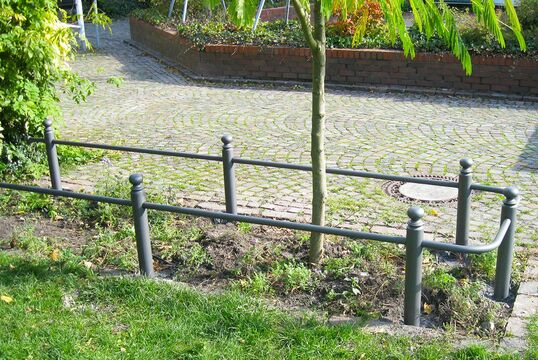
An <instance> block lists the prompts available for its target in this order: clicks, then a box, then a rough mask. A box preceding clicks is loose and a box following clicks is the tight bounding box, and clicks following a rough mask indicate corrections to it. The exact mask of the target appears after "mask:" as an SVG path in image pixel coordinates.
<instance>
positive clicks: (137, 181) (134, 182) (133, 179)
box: [129, 174, 144, 186]
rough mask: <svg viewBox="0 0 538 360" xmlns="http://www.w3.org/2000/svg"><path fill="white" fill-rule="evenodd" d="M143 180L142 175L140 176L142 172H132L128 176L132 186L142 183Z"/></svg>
mask: <svg viewBox="0 0 538 360" xmlns="http://www.w3.org/2000/svg"><path fill="white" fill-rule="evenodd" d="M143 181H144V177H143V176H142V174H132V175H131V176H129V182H130V183H131V184H132V185H133V186H140V185H142V182H143Z"/></svg>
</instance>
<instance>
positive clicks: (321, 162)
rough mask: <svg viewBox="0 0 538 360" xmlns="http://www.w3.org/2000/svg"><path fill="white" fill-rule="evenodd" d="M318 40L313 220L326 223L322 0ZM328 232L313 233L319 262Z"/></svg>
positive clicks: (313, 256) (313, 258) (317, 10)
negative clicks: (325, 234)
mask: <svg viewBox="0 0 538 360" xmlns="http://www.w3.org/2000/svg"><path fill="white" fill-rule="evenodd" d="M313 35H314V40H315V41H316V43H317V46H316V48H314V49H312V63H313V66H312V133H311V150H310V152H311V157H312V223H313V224H315V225H325V202H326V197H327V176H326V172H325V171H326V160H325V62H326V56H325V18H324V16H323V14H322V12H321V0H316V1H315V2H314V34H313ZM323 241H324V235H323V234H319V233H312V234H311V236H310V249H309V259H310V263H313V264H316V263H318V262H319V260H320V259H321V256H322V255H323Z"/></svg>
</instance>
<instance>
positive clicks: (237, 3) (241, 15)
mask: <svg viewBox="0 0 538 360" xmlns="http://www.w3.org/2000/svg"><path fill="white" fill-rule="evenodd" d="M257 7H258V2H257V1H256V0H232V2H231V3H230V5H229V6H228V13H229V14H230V18H231V20H232V22H233V23H234V24H235V25H237V26H239V27H240V28H245V27H250V26H252V24H253V23H254V17H255V16H256V9H257Z"/></svg>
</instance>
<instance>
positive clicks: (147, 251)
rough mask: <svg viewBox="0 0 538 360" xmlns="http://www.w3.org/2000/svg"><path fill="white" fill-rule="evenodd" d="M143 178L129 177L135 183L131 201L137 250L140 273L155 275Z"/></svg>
mask: <svg viewBox="0 0 538 360" xmlns="http://www.w3.org/2000/svg"><path fill="white" fill-rule="evenodd" d="M142 180H143V177H142V175H141V174H133V175H131V176H130V177H129V182H130V183H131V184H132V185H133V186H132V188H131V201H132V203H133V220H134V227H135V235H136V250H137V253H138V266H139V268H140V273H141V274H142V275H145V276H147V277H153V276H155V274H154V272H153V256H152V254H151V242H150V238H149V223H148V212H147V210H146V209H144V203H145V202H146V193H145V192H144V185H143V184H142Z"/></svg>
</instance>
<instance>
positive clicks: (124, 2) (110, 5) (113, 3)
mask: <svg viewBox="0 0 538 360" xmlns="http://www.w3.org/2000/svg"><path fill="white" fill-rule="evenodd" d="M92 3H93V0H85V1H84V2H83V4H84V10H86V11H88V9H90V8H91V5H92ZM148 5H149V2H148V1H146V0H97V7H98V8H99V9H100V10H101V11H103V12H104V13H105V14H107V15H108V16H110V17H112V18H120V17H124V16H127V15H129V14H130V13H131V12H133V11H134V10H135V9H141V8H147V7H148Z"/></svg>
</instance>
